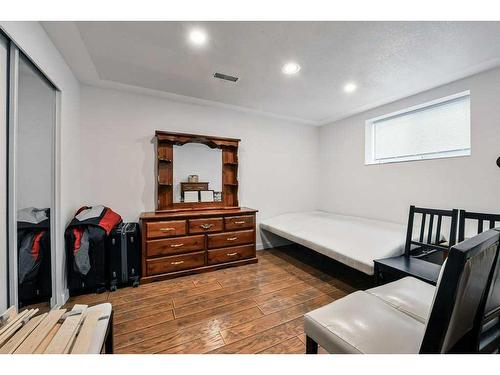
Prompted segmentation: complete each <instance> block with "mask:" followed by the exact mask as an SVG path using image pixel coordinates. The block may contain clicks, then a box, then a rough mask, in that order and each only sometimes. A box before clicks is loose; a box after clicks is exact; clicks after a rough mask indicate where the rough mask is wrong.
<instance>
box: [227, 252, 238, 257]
mask: <svg viewBox="0 0 500 375" xmlns="http://www.w3.org/2000/svg"><path fill="white" fill-rule="evenodd" d="M226 255H227V256H228V257H234V256H236V255H238V253H227V254H226Z"/></svg>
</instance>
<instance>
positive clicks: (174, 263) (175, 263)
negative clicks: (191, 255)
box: [170, 260, 184, 266]
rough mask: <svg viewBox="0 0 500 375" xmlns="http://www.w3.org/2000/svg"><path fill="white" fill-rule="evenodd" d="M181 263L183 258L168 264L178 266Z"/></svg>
mask: <svg viewBox="0 0 500 375" xmlns="http://www.w3.org/2000/svg"><path fill="white" fill-rule="evenodd" d="M182 263H184V261H183V260H179V261H178V262H171V263H170V264H171V265H172V266H178V265H179V264H182Z"/></svg>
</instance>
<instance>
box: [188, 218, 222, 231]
mask: <svg viewBox="0 0 500 375" xmlns="http://www.w3.org/2000/svg"><path fill="white" fill-rule="evenodd" d="M222 230H223V220H222V218H221V217H215V218H210V219H193V220H189V233H190V234H194V233H210V232H220V231H222Z"/></svg>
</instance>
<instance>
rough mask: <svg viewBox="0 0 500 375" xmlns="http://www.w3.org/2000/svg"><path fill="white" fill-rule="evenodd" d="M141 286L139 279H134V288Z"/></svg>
mask: <svg viewBox="0 0 500 375" xmlns="http://www.w3.org/2000/svg"><path fill="white" fill-rule="evenodd" d="M138 286H139V281H137V280H136V281H134V283H133V284H132V287H134V288H137V287H138Z"/></svg>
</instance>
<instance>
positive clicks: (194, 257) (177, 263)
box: [146, 251, 205, 276]
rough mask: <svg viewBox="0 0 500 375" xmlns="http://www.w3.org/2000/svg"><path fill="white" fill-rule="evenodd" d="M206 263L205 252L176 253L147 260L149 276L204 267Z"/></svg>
mask: <svg viewBox="0 0 500 375" xmlns="http://www.w3.org/2000/svg"><path fill="white" fill-rule="evenodd" d="M204 265H205V252H204V251H201V252H198V253H190V254H183V255H174V256H169V257H162V258H156V259H147V260H146V269H147V272H148V276H152V275H158V274H160V273H168V272H175V271H182V270H186V269H191V268H196V267H202V266H204Z"/></svg>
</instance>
